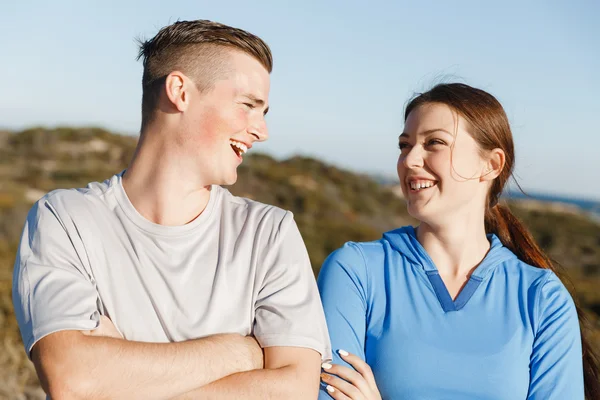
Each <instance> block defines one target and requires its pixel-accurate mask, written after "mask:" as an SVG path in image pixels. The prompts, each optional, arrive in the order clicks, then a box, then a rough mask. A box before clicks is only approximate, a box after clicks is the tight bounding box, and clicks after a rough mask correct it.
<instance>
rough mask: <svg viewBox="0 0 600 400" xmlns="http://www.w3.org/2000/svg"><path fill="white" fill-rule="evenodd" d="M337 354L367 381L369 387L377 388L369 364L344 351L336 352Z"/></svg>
mask: <svg viewBox="0 0 600 400" xmlns="http://www.w3.org/2000/svg"><path fill="white" fill-rule="evenodd" d="M338 353H339V355H340V356H341V357H342V359H343V360H344V361H346V362H347V363H348V364H350V365H352V368H354V369H355V370H356V371H357V372H358V373H359V374H360V375H361V376H362V377H363V378H364V379H365V380H366V381H367V383H368V385H369V387H371V388H376V387H377V384H376V382H375V376H374V375H373V370H371V367H370V366H369V364H367V363H366V362H364V361H363V360H362V359H361V358H360V357H358V356H357V355H354V354H352V353H348V352H347V351H345V350H338Z"/></svg>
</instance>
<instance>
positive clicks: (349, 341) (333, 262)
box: [318, 243, 368, 399]
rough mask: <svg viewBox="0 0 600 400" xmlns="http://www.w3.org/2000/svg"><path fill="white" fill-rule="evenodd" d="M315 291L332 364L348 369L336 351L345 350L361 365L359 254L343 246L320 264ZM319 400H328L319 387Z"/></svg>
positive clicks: (363, 285) (363, 294) (363, 321)
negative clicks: (320, 306)
mask: <svg viewBox="0 0 600 400" xmlns="http://www.w3.org/2000/svg"><path fill="white" fill-rule="evenodd" d="M318 287H319V292H320V294H321V300H322V302H323V308H324V310H325V317H326V319H327V326H328V328H329V335H330V338H331V346H332V350H333V362H334V363H335V364H341V365H345V366H347V367H350V368H352V367H351V366H350V365H349V364H347V363H346V362H345V361H343V360H342V359H341V357H340V356H339V354H338V351H339V350H340V349H341V350H346V351H348V352H350V353H352V354H355V355H357V356H358V357H360V358H361V359H362V360H363V361H366V357H365V337H366V329H367V304H368V303H367V276H366V268H365V262H364V258H363V255H362V252H361V251H360V249H359V248H358V246H357V245H356V244H354V243H346V244H345V245H344V246H343V247H342V248H340V249H338V250H336V251H335V252H333V253H332V254H331V255H330V256H329V257H328V258H327V259H326V260H325V262H324V263H323V267H322V268H321V271H320V273H319V278H318ZM319 399H331V397H330V396H329V394H328V393H327V391H326V390H325V387H324V385H321V391H320V392H319Z"/></svg>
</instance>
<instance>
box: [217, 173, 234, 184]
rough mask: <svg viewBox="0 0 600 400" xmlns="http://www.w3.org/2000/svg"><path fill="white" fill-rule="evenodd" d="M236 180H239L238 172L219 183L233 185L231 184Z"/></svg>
mask: <svg viewBox="0 0 600 400" xmlns="http://www.w3.org/2000/svg"><path fill="white" fill-rule="evenodd" d="M236 182H237V174H235V175H234V176H231V177H227V178H225V179H222V180H221V182H220V183H218V185H219V186H231V185H233V184H235V183H236Z"/></svg>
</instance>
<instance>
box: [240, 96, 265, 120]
mask: <svg viewBox="0 0 600 400" xmlns="http://www.w3.org/2000/svg"><path fill="white" fill-rule="evenodd" d="M244 97H247V98H249V99H250V101H252V102H253V103H254V104H256V105H258V106H264V105H265V101H264V100H263V99H259V98H258V97H256V96H254V95H252V94H244ZM268 112H269V107H267V108H265V111H264V112H263V115H267V113H268Z"/></svg>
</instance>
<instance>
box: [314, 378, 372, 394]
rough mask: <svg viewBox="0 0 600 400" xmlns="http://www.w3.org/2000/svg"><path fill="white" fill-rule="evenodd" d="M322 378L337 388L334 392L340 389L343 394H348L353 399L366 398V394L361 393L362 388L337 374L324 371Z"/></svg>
mask: <svg viewBox="0 0 600 400" xmlns="http://www.w3.org/2000/svg"><path fill="white" fill-rule="evenodd" d="M321 380H322V381H323V382H325V383H326V384H327V385H329V386H332V387H333V388H334V389H335V390H334V393H335V392H336V391H340V392H342V394H344V395H346V396H347V397H348V398H350V399H352V400H366V397H365V395H364V394H363V393H361V391H360V389H358V388H357V387H356V386H354V385H353V384H352V383H350V382H347V381H345V380H344V379H341V378H338V377H337V376H335V375H330V374H326V373H322V374H321ZM330 394H331V392H330Z"/></svg>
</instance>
